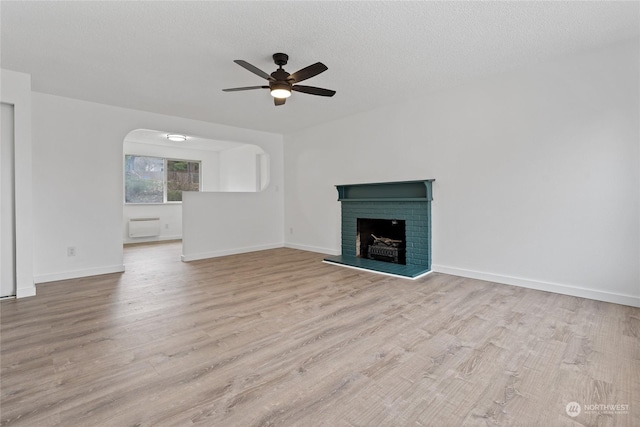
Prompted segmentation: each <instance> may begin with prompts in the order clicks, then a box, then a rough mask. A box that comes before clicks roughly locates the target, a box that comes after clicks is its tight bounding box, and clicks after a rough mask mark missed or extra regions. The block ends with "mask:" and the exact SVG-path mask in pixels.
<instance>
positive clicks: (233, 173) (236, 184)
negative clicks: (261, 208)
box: [220, 145, 261, 191]
mask: <svg viewBox="0 0 640 427" xmlns="http://www.w3.org/2000/svg"><path fill="white" fill-rule="evenodd" d="M260 155H261V150H260V149H259V148H258V147H256V146H251V145H245V146H243V147H237V148H231V149H228V150H224V151H221V152H220V190H221V191H259V190H260V188H259V176H260V170H259V167H257V166H258V162H259V161H260V157H259V156H260Z"/></svg>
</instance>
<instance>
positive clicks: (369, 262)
mask: <svg viewBox="0 0 640 427" xmlns="http://www.w3.org/2000/svg"><path fill="white" fill-rule="evenodd" d="M433 181H434V180H432V179H429V180H423V181H404V182H386V183H375V184H352V185H338V186H337V189H338V195H339V198H338V200H339V201H340V202H341V211H342V254H341V255H337V256H330V257H327V258H325V261H326V262H329V263H334V264H339V265H343V266H349V267H356V268H362V269H367V270H372V271H376V272H380V273H386V274H391V275H397V276H402V277H408V278H416V277H419V276H421V275H423V274H426V273H428V272H430V271H431V200H432V199H433V198H432V182H433Z"/></svg>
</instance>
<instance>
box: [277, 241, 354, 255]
mask: <svg viewBox="0 0 640 427" xmlns="http://www.w3.org/2000/svg"><path fill="white" fill-rule="evenodd" d="M284 247H285V248H291V249H300V250H301V251H308V252H318V253H321V254H327V255H340V254H341V253H342V251H341V250H340V249H338V250H336V249H329V248H321V247H318V246H308V245H300V244H298V243H285V244H284Z"/></svg>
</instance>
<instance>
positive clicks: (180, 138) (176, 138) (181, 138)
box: [167, 133, 187, 142]
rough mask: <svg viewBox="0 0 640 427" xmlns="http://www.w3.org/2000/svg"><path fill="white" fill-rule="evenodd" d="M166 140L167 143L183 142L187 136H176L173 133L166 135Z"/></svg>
mask: <svg viewBox="0 0 640 427" xmlns="http://www.w3.org/2000/svg"><path fill="white" fill-rule="evenodd" d="M167 139H168V140H169V141H175V142H183V141H186V140H187V135H178V134H175V133H170V134H168V135H167Z"/></svg>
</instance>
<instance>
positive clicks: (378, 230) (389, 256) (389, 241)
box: [356, 218, 406, 265]
mask: <svg viewBox="0 0 640 427" xmlns="http://www.w3.org/2000/svg"><path fill="white" fill-rule="evenodd" d="M357 224H358V228H357V235H356V256H357V257H360V258H368V259H375V260H378V261H384V262H391V263H394V264H403V265H404V264H406V256H405V250H406V247H405V239H406V237H405V227H406V226H405V220H398V219H375V218H358V220H357Z"/></svg>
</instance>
